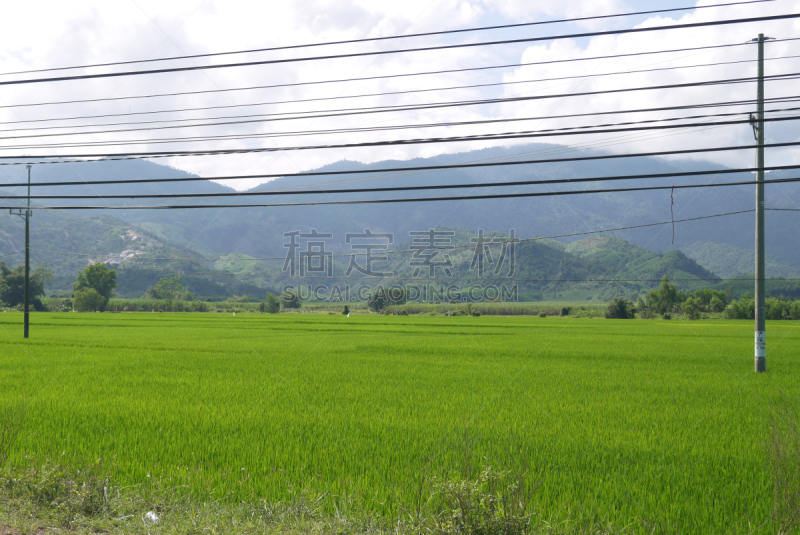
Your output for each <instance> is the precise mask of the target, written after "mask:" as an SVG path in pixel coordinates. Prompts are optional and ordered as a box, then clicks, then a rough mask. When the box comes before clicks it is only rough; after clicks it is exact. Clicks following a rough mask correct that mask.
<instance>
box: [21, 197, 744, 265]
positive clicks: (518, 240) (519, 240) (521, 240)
mask: <svg viewBox="0 0 800 535" xmlns="http://www.w3.org/2000/svg"><path fill="white" fill-rule="evenodd" d="M751 212H755V210H754V209H750V210H738V211H735V212H725V213H722V214H712V215H705V216H697V217H687V218H684V219H675V220H671V221H660V222H658V223H643V224H640V225H629V226H624V227H616V228H607V229H602V230H588V231H582V232H571V233H568V234H555V235H552V236H536V237H534V238H514V239H513V240H505V241H492V242H486V243H485V244H484V245H503V244H509V243H526V242H536V241H543V240H554V239H557V238H573V237H575V236H587V235H590V234H603V233H606V232H618V231H623V230H634V229H640V228H647V227H655V226H660V225H671V224H673V223H685V222H688V221H700V220H703V219H714V218H717V217H728V216H732V215H738V214H747V213H751ZM473 247H475V244H474V243H473V244H469V245H453V246H449V247H426V248H425V250H426V251H436V250H442V251H444V250H446V251H450V250H453V249H465V248H473ZM31 251H36V252H40V253H52V254H62V255H70V256H82V257H99V258H114V255H113V254H109V255H102V254H87V253H75V252H68V251H50V250H46V249H31ZM414 252H417V249H401V250H398V249H395V250H393V251H381V253H380V254H381V255H385V254H402V253H414ZM366 254H367V253H346V254H337V253H331V257H332V258H354V257H357V256H365V255H366ZM116 258H119V257H116ZM125 260H181V261H225V260H230V261H236V262H239V261H242V260H246V261H266V260H286V257H285V256H267V257H261V258H257V257H249V258H229V257H216V258H193V257H142V256H135V257H131V258H127V259H125Z"/></svg>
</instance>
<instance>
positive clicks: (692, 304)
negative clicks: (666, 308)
mask: <svg viewBox="0 0 800 535" xmlns="http://www.w3.org/2000/svg"><path fill="white" fill-rule="evenodd" d="M702 303H703V302H702V301H701V300H700V299H697V298H693V297H689V298H687V299H686V301H684V302H683V304H681V310H682V311H683V313H684V314H685V315H686V317H687V318H689V319H690V320H698V319H700V307H701V305H702Z"/></svg>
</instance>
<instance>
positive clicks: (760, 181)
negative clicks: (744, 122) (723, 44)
mask: <svg viewBox="0 0 800 535" xmlns="http://www.w3.org/2000/svg"><path fill="white" fill-rule="evenodd" d="M768 39H773V38H772V37H764V34H763V33H760V34H758V37H757V38H755V39H753V40H752V41H751V42H753V43H758V95H757V99H758V112H757V113H758V116H757V117H753V116H752V115H751V116H750V120H751V122H752V123H753V129H754V130H755V132H754V133H755V134H756V145H757V148H756V167H757V168H758V170H757V172H756V280H755V286H756V304H755V305H756V311H755V312H756V325H755V327H756V340H755V369H756V372H765V371H767V333H766V329H767V327H766V321H765V319H766V318H765V313H766V305H765V303H764V298H765V296H764V278H765V275H766V273H765V271H766V269H765V262H764V256H765V253H764V41H767V40H768Z"/></svg>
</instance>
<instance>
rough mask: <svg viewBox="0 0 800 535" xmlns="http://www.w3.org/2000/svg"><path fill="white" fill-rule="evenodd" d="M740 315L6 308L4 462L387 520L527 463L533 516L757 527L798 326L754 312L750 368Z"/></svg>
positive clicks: (0, 321) (794, 363)
mask: <svg viewBox="0 0 800 535" xmlns="http://www.w3.org/2000/svg"><path fill="white" fill-rule="evenodd" d="M752 329H753V326H752V322H747V321H742V322H740V321H733V320H725V321H717V320H705V321H699V322H688V321H678V320H673V321H669V322H666V321H658V322H654V321H637V320H634V321H613V320H603V319H582V318H577V319H576V318H570V317H563V318H562V317H545V318H539V317H529V316H517V317H500V316H486V315H483V316H481V317H419V316H384V315H359V314H354V315H352V316H351V317H350V318H346V317H344V316H342V315H341V314H337V315H327V314H312V315H297V314H294V315H260V314H246V315H237V316H236V317H233V316H231V315H217V314H203V313H196V314H195V313H187V314H149V313H133V314H58V313H37V314H33V315H32V325H31V339H30V340H28V341H23V340H22V339H21V330H22V327H21V314H19V313H12V312H8V313H2V314H0V354H2V355H3V358H2V359H0V408H5V409H4V410H5V411H6V412H5V413H3V414H8V415H15V416H14V418H16V419H12V418H10V417H9V418H6V420H7V421H9V420H12V421H14V422H21V424H19V429H18V433H14V440H13V444H12V445H11V446H10V447H9V448H8V461H7V470H11V471H12V472H14V473H25V471H26V470H27V471H29V472H30V471H33V472H31V473H35V474H36V473H39V472H36V470H37V467H38V466H41V465H43V464H45V461H47V462H49V463H51V465H57V466H59V467H61V468H60V469H63V470H67V471H68V470H77V469H81V468H85V467H91V466H102V467H103V470H104V471H105V472H106V473H107V474H108V476H107V477H110V482H109V483H108V484H107V485H108V486H109V487H110V488H116V489H142V488H150V486H153V485H155V486H157V487H158V488H161V489H171V491H170V492H172V493H174V494H175V495H176V496H178V497H179V498H180V500H190V501H192V503H197V504H206V505H207V504H210V503H211V504H231V505H230V507H229V509H228V510H231V511H232V510H234V509H236V508H240V507H244V506H243V505H242V504H254V505H252V506H253V507H254V508H255V509H253V510H254V511H255V510H256V509H258V507H259V505H258V504H260V503H264V504H273V505H274V504H288V503H294V502H296V501H297V500H299V499H300V498H301V497H305V498H304V499H308V500H309V503H315V504H317V505H316V507H318V511H319V514H320V515H323V516H324V517H325V518H332V519H335V518H337V516H336V515H337V514H339V513H340V512H341V511H349V512H350V514H352V515H353V516H354V517H359V518H377V519H380V522H383V523H385V524H386V525H395V524H397V523H398V522H399V521H400V520H401V519H408V518H410V517H411V516H413V514H414V512H415V511H416V512H420V511H423V510H425V508H426V507H428V506H429V505H430V503H431V502H430V498H431V496H432V495H434V494H435V492H436V490H437V488H441V486H439V487H437V485H441V482H442V481H449V480H463V481H474V480H475V479H476V478H477V477H478V476H479V474H481V472H482V470H484V469H485V468H486V467H487V466H493V467H496V468H498V469H500V470H507V471H509V472H510V473H511V474H515V475H522V474H524V475H525V478H524V483H523V485H524V487H525V488H524V491H525V492H523V493H522V494H523V495H524V496H525V500H526V501H527V502H528V503H526V504H525V505H526V506H527V510H528V511H532V512H535V515H534V516H535V518H536V519H537V522H540V523H542V524H540V525H545V524H547V525H555V526H565V525H567V524H565V523H572V524H569V525H587V526H615V527H616V528H619V529H622V528H625V527H627V529H628V530H629V531H631V532H648V533H649V532H652V531H653V530H656V531H657V530H662V531H663V532H667V533H689V532H692V533H718V532H733V533H739V532H742V533H744V532H750V531H751V530H753V531H756V532H764V533H766V532H771V530H772V526H773V523H772V522H773V520H774V519H773V516H772V515H773V503H772V499H771V497H772V496H773V494H774V493H773V470H772V469H771V466H770V463H769V462H768V461H767V451H768V444H772V443H774V425H773V424H774V419H775V416H776V414H778V413H779V412H780V411H781V410H783V408H784V407H785V406H786V404H787V403H791V402H792V401H793V400H795V399H796V398H797V396H798V395H800V380H799V379H800V371H798V364H800V362H798V361H800V352H798V351H797V348H798V347H800V329H797V323H796V322H771V323H769V325H768V330H769V340H768V342H769V372H768V373H766V374H762V375H756V374H755V373H753V361H752V350H753V349H752V348H753V342H752V340H753V330H752ZM23 406H24V407H25V410H24V417H21V418H17V416H16V415H18V414H22V412H21V411H17V410H14V408H15V407H23ZM0 454H2V452H0ZM98 463H99V464H98ZM37 477H38V476H37ZM34 479H36V478H35V477H34ZM437 482H438V483H437ZM137 492H138V491H137ZM176 499H178V498H176ZM9 503H10V502H9ZM153 504H155V505H153ZM145 506H148V507H149V506H153V507H157V506H158V501H157V500H156V501H152V502H148V503H147V504H146V505H145V504H144V503H142V504H141V507H145ZM161 507H162V508H164V509H165V510H166V509H168V507H167V506H166V505H163V504H162V506H161ZM198 507H199V508H200V509H202V507H200V506H199V505H198ZM262 509H263V507H262ZM143 512H144V511H141V513H143ZM231 514H234V513H231ZM236 514H239V513H236ZM0 518H2V517H1V516H0ZM0 524H2V522H0ZM334 524H335V522H334ZM332 525H333V524H332ZM332 529H333V528H332Z"/></svg>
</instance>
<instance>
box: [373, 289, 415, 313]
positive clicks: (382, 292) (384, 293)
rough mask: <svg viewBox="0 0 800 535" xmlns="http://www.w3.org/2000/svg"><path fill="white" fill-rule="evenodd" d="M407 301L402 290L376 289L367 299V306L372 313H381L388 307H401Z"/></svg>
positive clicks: (405, 293)
mask: <svg viewBox="0 0 800 535" xmlns="http://www.w3.org/2000/svg"><path fill="white" fill-rule="evenodd" d="M407 300H408V293H407V292H406V291H405V290H404V289H402V288H397V287H394V288H378V289H377V290H375V292H373V293H372V294H371V295H370V296H369V298H368V299H367V306H368V307H369V309H370V310H372V311H374V312H381V311H382V310H384V309H385V308H386V307H387V306H390V305H402V304H405V302H406V301H407Z"/></svg>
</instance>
